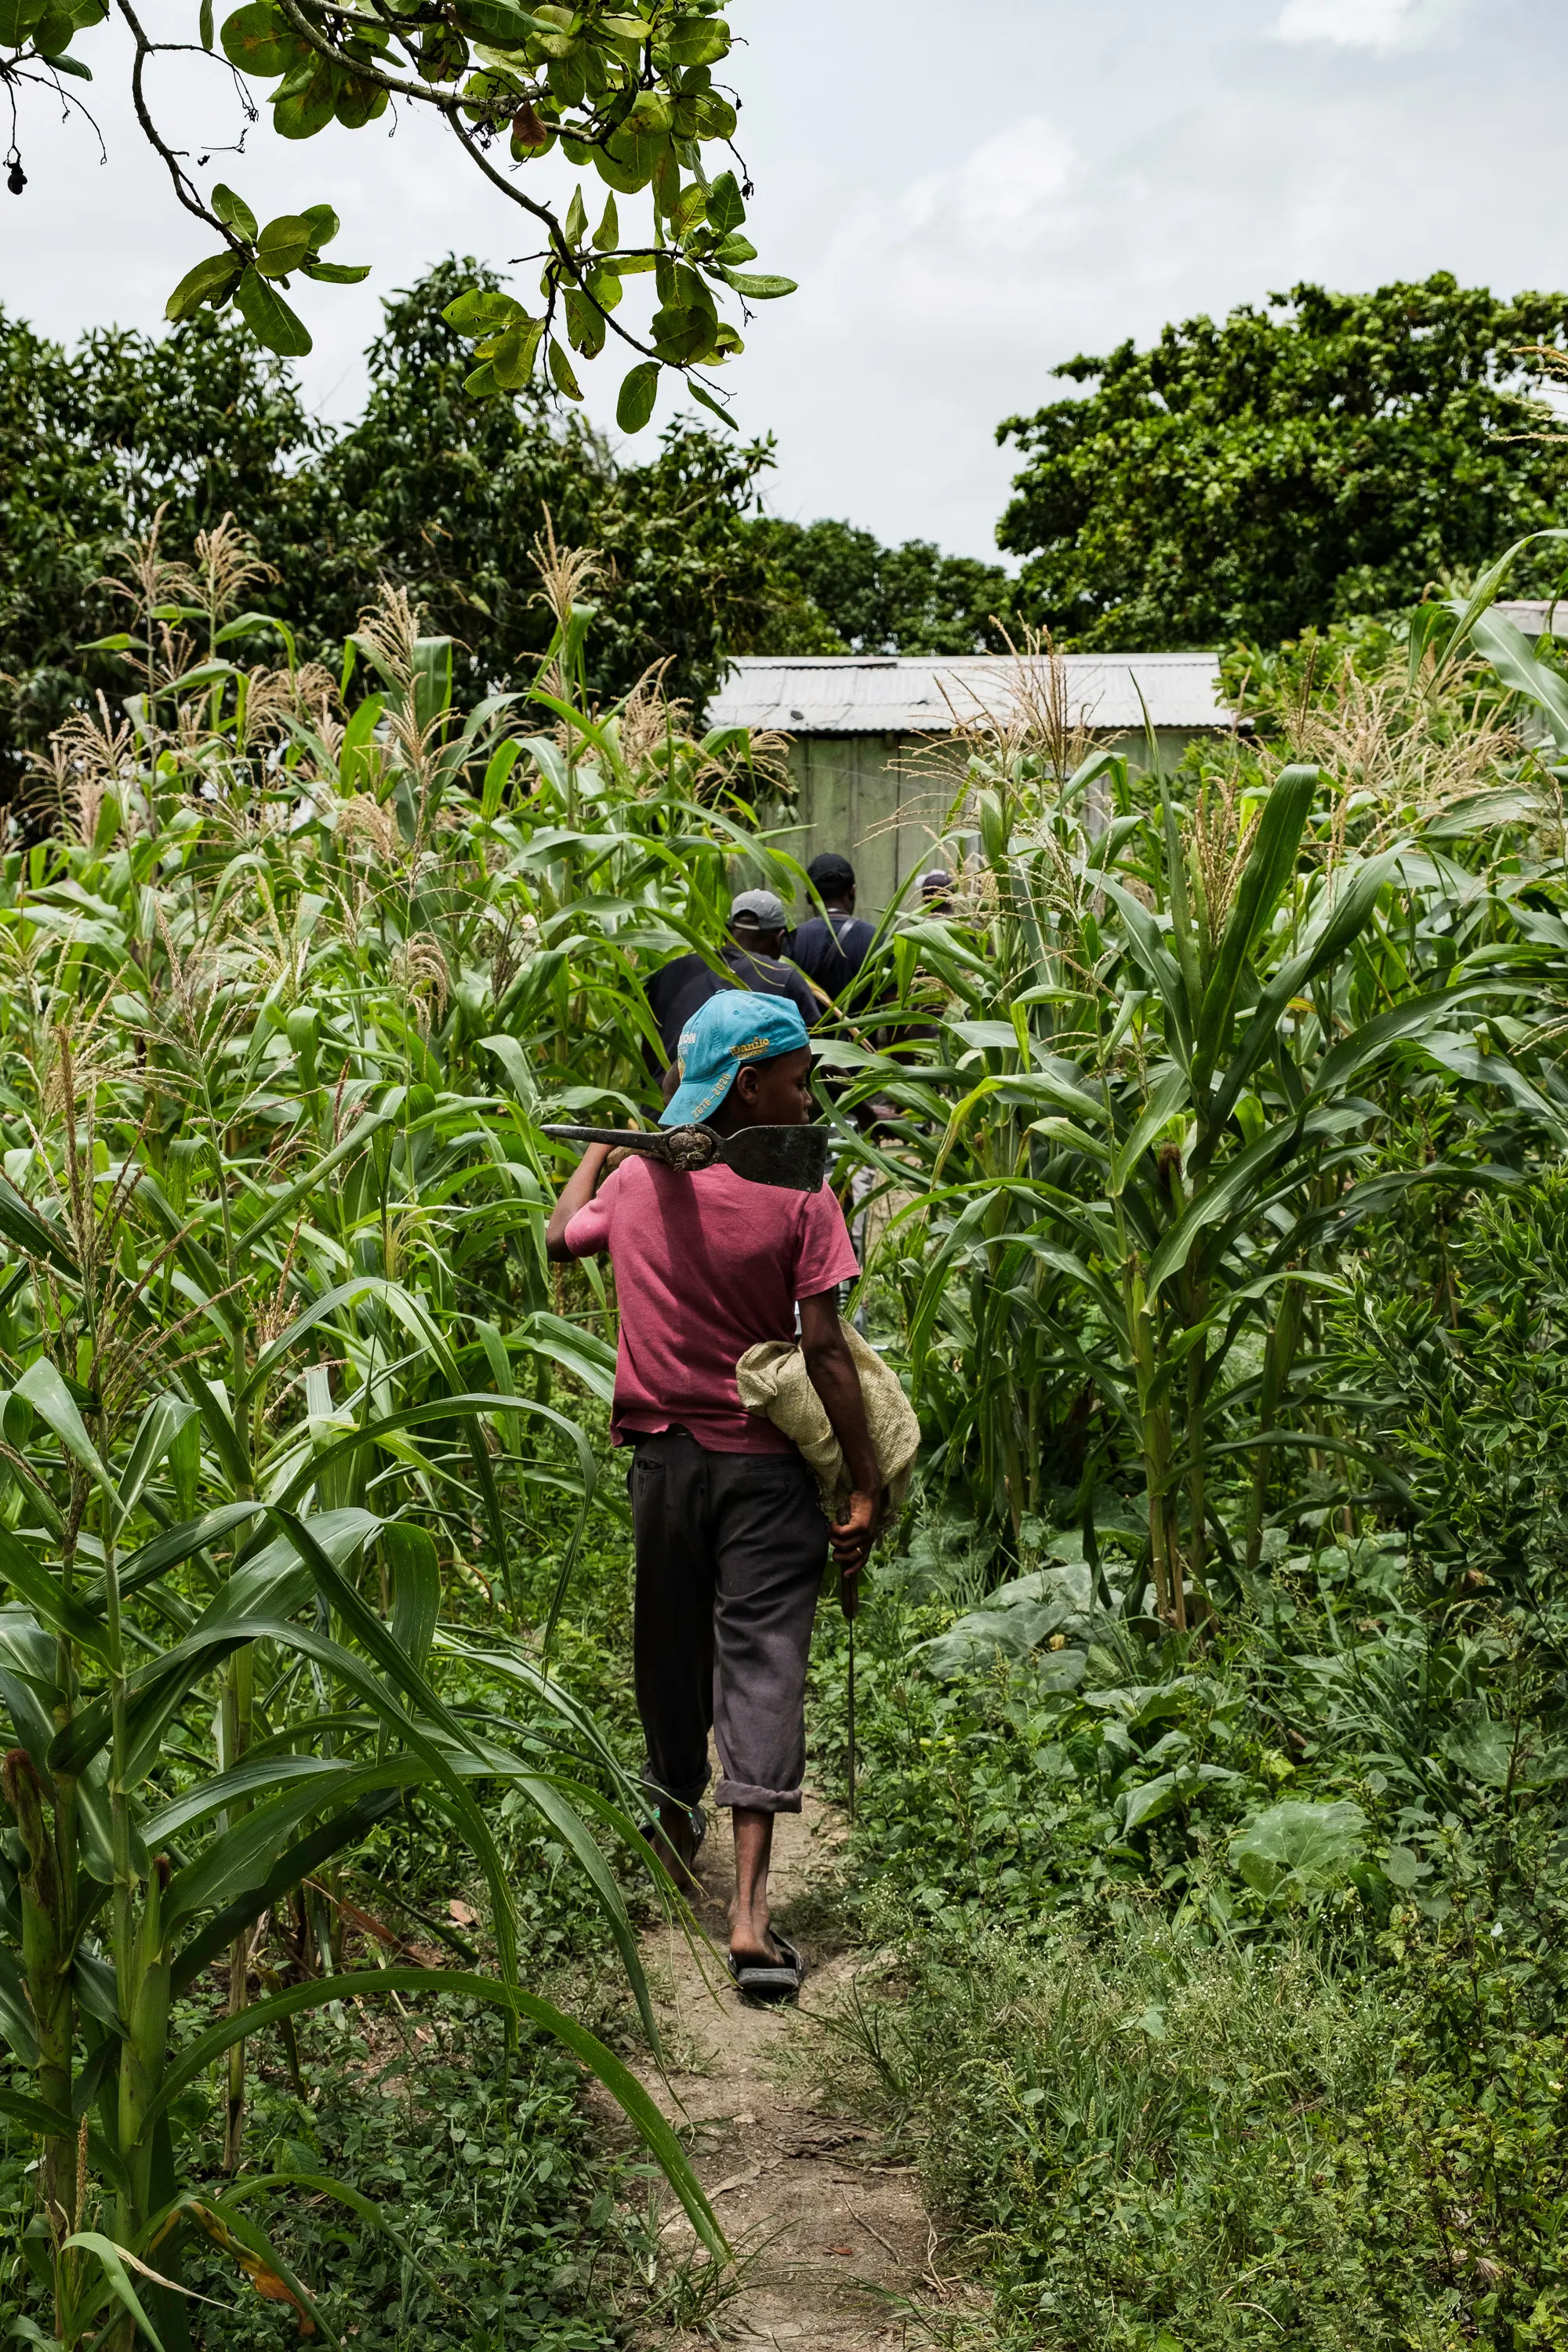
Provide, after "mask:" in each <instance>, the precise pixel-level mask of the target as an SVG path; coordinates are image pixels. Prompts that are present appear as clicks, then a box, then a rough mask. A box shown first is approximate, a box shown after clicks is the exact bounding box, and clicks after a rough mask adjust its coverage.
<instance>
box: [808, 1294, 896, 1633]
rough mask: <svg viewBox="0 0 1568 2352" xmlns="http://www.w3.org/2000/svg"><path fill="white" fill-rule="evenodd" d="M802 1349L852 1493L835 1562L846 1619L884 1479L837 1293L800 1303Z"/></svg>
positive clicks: (837, 1534) (836, 1538)
mask: <svg viewBox="0 0 1568 2352" xmlns="http://www.w3.org/2000/svg"><path fill="white" fill-rule="evenodd" d="M800 1347H801V1353H802V1355H803V1356H804V1357H805V1369H806V1370H807V1372H808V1373H809V1374H810V1376H811V1384H812V1387H813V1388H814V1389H815V1390H816V1393H817V1395H818V1396H819V1397H820V1398H821V1399H822V1402H823V1408H824V1410H825V1411H826V1414H827V1418H828V1420H829V1422H830V1423H832V1425H833V1434H834V1435H835V1437H837V1440H838V1443H839V1445H840V1447H841V1449H842V1451H843V1454H844V1463H845V1467H846V1468H847V1471H848V1473H849V1483H850V1486H851V1488H852V1489H853V1491H852V1493H851V1494H850V1496H849V1502H848V1506H847V1509H846V1511H845V1514H844V1517H842V1518H841V1519H839V1520H837V1522H836V1523H835V1525H834V1528H833V1533H832V1543H833V1550H834V1556H835V1558H836V1559H837V1562H838V1571H839V1575H840V1577H841V1578H842V1579H843V1580H844V1601H845V1614H846V1616H850V1617H852V1616H853V1615H854V1613H855V1607H856V1600H855V1586H854V1581H853V1580H854V1579H855V1578H856V1577H857V1576H858V1574H859V1572H860V1570H861V1569H862V1568H863V1567H864V1566H865V1563H866V1559H867V1556H868V1553H869V1551H870V1549H871V1545H872V1542H873V1541H874V1539H875V1538H876V1533H877V1529H878V1528H879V1526H880V1525H881V1520H882V1474H881V1471H880V1469H879V1466H878V1462H877V1453H876V1448H875V1447H874V1446H873V1444H872V1443H871V1432H870V1430H869V1428H868V1426H867V1422H866V1400H865V1398H864V1397H863V1396H862V1395H861V1393H860V1375H859V1374H858V1372H857V1370H855V1359H854V1357H853V1356H852V1355H851V1354H850V1352H849V1349H848V1345H847V1341H846V1339H845V1338H844V1334H843V1332H842V1331H841V1330H840V1329H839V1328H838V1293H837V1290H825V1291H822V1292H821V1293H819V1295H818V1296H817V1297H816V1298H803V1299H802V1300H801V1302H800Z"/></svg>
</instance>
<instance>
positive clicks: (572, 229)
mask: <svg viewBox="0 0 1568 2352" xmlns="http://www.w3.org/2000/svg"><path fill="white" fill-rule="evenodd" d="M587 234H588V207H587V205H585V204H584V202H583V190H582V185H581V184H578V185H577V186H576V187H574V189H573V191H572V201H571V203H570V204H569V205H567V207H566V219H565V222H564V224H563V235H564V236H565V239H566V242H567V244H568V245H572V246H577V245H581V244H582V242H583V239H584V237H585V236H587Z"/></svg>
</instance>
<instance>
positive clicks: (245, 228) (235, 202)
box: [213, 180, 257, 245]
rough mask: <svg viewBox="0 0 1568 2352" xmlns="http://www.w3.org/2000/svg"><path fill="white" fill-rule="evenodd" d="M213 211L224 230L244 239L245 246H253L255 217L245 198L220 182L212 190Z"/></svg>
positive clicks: (255, 234)
mask: <svg viewBox="0 0 1568 2352" xmlns="http://www.w3.org/2000/svg"><path fill="white" fill-rule="evenodd" d="M213 210H214V212H215V213H216V215H217V216H218V218H219V220H220V221H222V223H223V225H224V226H225V228H231V229H233V231H234V232H235V235H236V236H242V237H244V239H245V240H246V243H247V245H254V244H255V242H256V236H257V228H256V215H255V214H254V213H253V212H252V211H251V209H250V206H249V205H247V203H246V201H245V198H244V197H243V196H238V195H236V194H235V192H234V190H233V189H232V188H228V187H226V186H225V185H224V184H223V182H222V181H221V180H220V181H219V182H218V183H217V185H216V187H215V188H214V190H213Z"/></svg>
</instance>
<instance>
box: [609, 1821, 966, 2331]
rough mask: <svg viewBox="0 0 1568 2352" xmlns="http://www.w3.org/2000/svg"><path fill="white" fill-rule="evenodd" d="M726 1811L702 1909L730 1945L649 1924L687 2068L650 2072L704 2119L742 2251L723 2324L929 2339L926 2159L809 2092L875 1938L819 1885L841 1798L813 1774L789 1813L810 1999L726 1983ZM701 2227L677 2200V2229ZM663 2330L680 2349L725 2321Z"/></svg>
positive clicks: (706, 1850) (691, 2119)
mask: <svg viewBox="0 0 1568 2352" xmlns="http://www.w3.org/2000/svg"><path fill="white" fill-rule="evenodd" d="M728 1829H729V1817H728V1815H726V1814H722V1813H721V1814H720V1816H719V1817H718V1819H717V1821H715V1822H712V1824H711V1826H710V1831H709V1834H708V1837H707V1839H706V1841H705V1843H704V1845H703V1849H702V1853H701V1856H700V1864H699V1875H700V1880H701V1883H702V1887H703V1894H704V1900H703V1902H702V1904H701V1905H700V1908H699V1916H700V1918H701V1921H702V1925H703V1926H704V1927H705V1928H706V1929H707V1931H708V1934H709V1936H710V1937H711V1938H712V1941H713V1946H714V1948H715V1949H714V1950H713V1951H712V1952H710V1953H705V1954H703V1955H702V1957H701V1962H700V1961H699V1958H698V1957H697V1956H695V1955H694V1954H693V1953H692V1952H691V1951H690V1949H689V1947H688V1945H687V1943H686V1941H685V1939H684V1938H683V1937H681V1936H680V1935H679V1934H678V1933H676V1932H675V1931H673V1930H670V1929H666V1928H662V1927H661V1928H657V1929H653V1930H650V1931H649V1933H648V1934H647V1937H645V1938H644V1958H645V1959H646V1961H647V1967H648V1969H649V1973H650V1976H652V1977H653V1979H655V1983H656V1990H657V1993H658V2000H659V2006H660V2009H661V2011H662V2015H661V2020H660V2022H661V2026H662V2027H663V2029H664V2030H665V2032H667V2035H668V2054H669V2058H670V2063H671V2070H672V2071H671V2074H670V2076H669V2079H668V2083H666V2082H664V2081H661V2080H660V2078H659V2077H658V2075H656V2074H647V2075H646V2076H645V2080H646V2081H647V2087H648V2089H649V2090H650V2091H651V2092H652V2093H653V2094H654V2095H655V2096H656V2097H657V2098H658V2101H659V2103H660V2105H662V2106H663V2108H664V2110H665V2112H666V2114H668V2116H670V2117H671V2118H672V2120H676V2121H679V2122H680V2123H682V2124H683V2125H685V2126H688V2129H689V2145H690V2147H691V2148H692V2153H693V2157H694V2160H695V2163H696V2166H697V2170H698V2174H699V2177H700V2179H701V2181H702V2184H703V2187H704V2188H705V2189H707V2191H708V2194H709V2196H710V2198H711V2199H712V2200H713V2204H714V2208H715V2210H716V2211H717V2212H718V2214H719V2217H720V2219H721V2221H722V2223H723V2226H724V2229H725V2231H726V2232H727V2234H728V2236H729V2238H730V2242H731V2244H732V2245H733V2246H735V2247H736V2248H737V2250H738V2252H740V2255H741V2258H742V2259H741V2272H740V2275H741V2278H742V2285H741V2289H740V2292H739V2293H738V2294H736V2295H735V2296H734V2297H733V2298H732V2299H731V2301H730V2302H728V2303H727V2304H725V2305H723V2307H722V2308H721V2309H720V2310H719V2311H717V2312H716V2313H714V2314H713V2315H712V2319H711V2321H710V2326H712V2327H714V2328H716V2329H717V2331H718V2332H719V2334H720V2335H721V2336H722V2338H723V2339H724V2340H725V2341H726V2342H728V2343H731V2344H733V2345H734V2346H736V2347H739V2352H762V2347H768V2352H773V2348H774V2347H779V2352H783V2347H794V2346H799V2347H812V2352H862V2347H882V2352H894V2347H904V2346H905V2345H910V2346H911V2347H912V2346H913V2344H914V2343H915V2342H917V2341H920V2340H923V2339H922V2336H921V2331H920V2330H919V2329H918V2328H916V2327H913V2326H911V2325H910V2321H909V2318H908V2315H907V2312H908V2304H909V2301H910V2299H911V2298H912V2299H913V2300H915V2301H917V2302H919V2301H930V2300H931V2299H932V2297H933V2294H935V2293H936V2291H937V2290H936V2286H935V2282H934V2280H933V2279H932V2277H931V2274H930V2273H929V2271H928V2268H927V2264H928V2262H929V2259H930V2256H931V2251H932V2249H933V2246H934V2239H933V2234H932V2231H931V2225H930V2223H929V2222H928V2221H927V2219H926V2215H925V2211H924V2209H923V2208H922V2206H921V2200H920V2194H919V2189H918V2186H917V2183H916V2179H915V2175H914V2172H913V2170H912V2168H907V2167H905V2166H902V2165H893V2164H889V2163H888V2162H887V2161H886V2160H885V2159H883V2158H881V2156H880V2153H879V2149H878V2147H877V2146H876V2142H875V2138H874V2136H873V2135H872V2134H871V2133H870V2132H868V2131H866V2130H864V2129H862V2128H861V2127H860V2126H858V2125H856V2124H853V2123H849V2122H847V2121H846V2120H845V2119H844V2118H843V2117H842V2116H834V2115H832V2114H829V2113H826V2112H824V2111H822V2110H821V2109H819V2108H817V2107H816V2106H813V2105H809V2104H805V2102H808V2101H809V2100H810V2097H811V2087H810V2086H811V2081H812V2076H813V2069H812V2068H811V2065H810V2063H809V2061H810V2060H811V2058H812V2056H813V2055H814V2054H815V2053H816V2050H819V2049H820V2046H821V2043H822V2040H823V2027H822V2025H821V2023H820V2021H819V2018H820V2012H821V2011H824V2010H826V2009H828V2008H830V2007H831V2006H832V2005H833V2004H834V2002H835V2000H836V1998H837V1996H838V1995H839V1994H840V1993H841V1992H842V1991H843V1990H844V1988H845V1986H846V1985H847V1982H848V1981H849V1980H850V1979H851V1977H852V1975H853V1973H854V1970H855V1969H856V1967H857V1966H858V1965H859V1966H864V1964H865V1962H864V1955H856V1954H855V1953H852V1952H843V1951H836V1950H834V1949H833V1948H832V1946H831V1943H830V1942H829V1941H825V1938H824V1929H823V1923H824V1921H825V1920H826V1919H827V1918H828V1917H830V1916H831V1914H830V1910H829V1906H827V1905H826V1903H825V1902H824V1901H823V1900H822V1898H821V1896H820V1895H819V1894H817V1893H816V1889H817V1888H819V1887H820V1885H821V1884H822V1882H823V1880H824V1879H825V1878H826V1875H827V1874H828V1873H829V1872H830V1870H831V1867H832V1862H833V1848H834V1845H835V1843H837V1838H838V1836H839V1834H840V1832H839V1830H838V1825H837V1815H836V1814H835V1813H834V1812H833V1811H832V1810H831V1809H830V1808H829V1807H827V1806H826V1805H824V1804H823V1803H822V1802H821V1801H820V1800H818V1799H816V1797H815V1796H814V1795H813V1793H812V1792H811V1791H810V1790H807V1791H806V1798H805V1811H804V1812H803V1813H802V1814H800V1815H799V1816H798V1817H792V1816H790V1815H788V1814H785V1815H784V1816H782V1817H781V1819H780V1822H779V1825H778V1832H777V1837H776V1842H775V1845H774V1851H773V1876H772V1886H771V1891H772V1896H773V1914H774V1916H775V1918H776V1919H777V1921H778V1923H779V1925H780V1926H781V1927H783V1928H784V1931H785V1933H786V1934H788V1935H789V1936H791V1937H792V1938H793V1940H794V1941H795V1943H797V1944H798V1945H799V1946H800V1948H801V1949H802V1951H803V1953H804V1954H805V1958H806V1960H807V1962H808V1964H809V1967H810V1974H809V1975H808V1976H807V1978H806V1980H805V1987H804V1989H803V1991H802V1994H801V2006H800V2008H799V2009H798V2010H796V2009H758V2008H752V2007H751V2006H749V2005H747V2004H743V2003H742V2002H741V2001H740V2000H737V1999H736V1997H735V1995H734V1992H733V1991H732V1990H730V1989H729V1987H728V1984H727V1982H726V1984H725V1985H724V1987H723V1989H722V1990H716V1989H715V1988H716V1987H717V1985H718V1980H719V1978H720V1976H721V1971H722V1966H723V1952H724V1947H725V1939H726V1918H725V1906H726V1904H727V1903H728V1901H729V1897H730V1895H731V1890H732V1885H733V1875H732V1870H731V1853H730V1850H729V1838H728V1834H727V1832H728ZM704 1969H706V1975H705V1973H704ZM692 2126H695V2128H691V2127H692ZM687 2231H689V2225H688V2223H687V2222H686V2219H685V2216H684V2214H682V2213H679V2210H677V2211H676V2212H675V2213H674V2214H673V2215H672V2218H671V2221H670V2223H669V2233H670V2235H671V2237H672V2238H676V2239H679V2236H680V2234H681V2233H683V2232H687ZM660 2340H661V2341H662V2344H663V2345H664V2346H667V2347H670V2352H674V2347H678V2346H680V2347H684V2346H688V2345H689V2346H692V2347H695V2346H696V2345H697V2344H698V2343H699V2342H703V2343H707V2344H711V2343H712V2341H713V2336H712V2335H711V2334H704V2335H703V2336H701V2337H699V2336H696V2335H694V2334H691V2335H679V2336H664V2337H663V2338H662V2339H660Z"/></svg>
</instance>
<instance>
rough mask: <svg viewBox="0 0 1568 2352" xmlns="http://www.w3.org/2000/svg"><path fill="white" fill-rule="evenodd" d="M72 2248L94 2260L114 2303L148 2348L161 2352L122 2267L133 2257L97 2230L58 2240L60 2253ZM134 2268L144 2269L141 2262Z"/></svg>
mask: <svg viewBox="0 0 1568 2352" xmlns="http://www.w3.org/2000/svg"><path fill="white" fill-rule="evenodd" d="M74 2246H79V2247H81V2249H82V2251H83V2252H85V2253H89V2254H91V2255H93V2256H94V2257H95V2259H96V2260H97V2262H98V2263H99V2264H100V2268H101V2269H102V2272H103V2274H104V2277H105V2278H106V2279H107V2280H108V2282H109V2288H110V2294H112V2295H113V2296H114V2299H115V2301H116V2302H117V2303H119V2304H120V2305H122V2307H123V2308H124V2309H125V2310H126V2311H128V2312H129V2313H130V2315H131V2316H132V2319H133V2320H134V2321H135V2323H136V2325H137V2326H138V2327H139V2328H140V2329H141V2330H142V2335H143V2336H145V2337H146V2338H147V2341H148V2342H149V2344H151V2345H152V2347H153V2352H163V2338H162V2337H161V2336H159V2334H158V2331H157V2329H156V2328H155V2327H154V2326H153V2323H152V2321H151V2320H150V2319H149V2318H148V2316H147V2315H146V2313H145V2312H144V2311H143V2310H142V2305H141V2304H140V2302H139V2301H138V2300H137V2295H136V2290H135V2288H134V2287H133V2286H132V2284H131V2273H129V2271H127V2269H126V2267H125V2263H126V2261H127V2260H129V2261H132V2262H135V2260H136V2257H135V2256H134V2255H133V2254H132V2255H126V2252H125V2249H124V2247H123V2246H117V2245H116V2244H115V2242H114V2241H113V2239H112V2238H106V2237H104V2236H103V2234H102V2232H101V2231H98V2230H77V2231H73V2233H72V2234H71V2236H70V2237H68V2238H67V2239H65V2240H63V2241H62V2252H69V2251H70V2249H71V2248H72V2247H74ZM136 2266H137V2268H138V2269H139V2270H141V2269H144V2268H145V2264H143V2263H137V2265H136Z"/></svg>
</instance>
